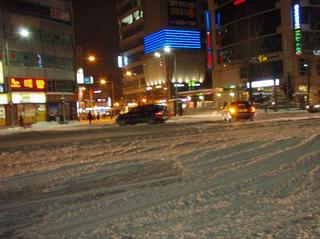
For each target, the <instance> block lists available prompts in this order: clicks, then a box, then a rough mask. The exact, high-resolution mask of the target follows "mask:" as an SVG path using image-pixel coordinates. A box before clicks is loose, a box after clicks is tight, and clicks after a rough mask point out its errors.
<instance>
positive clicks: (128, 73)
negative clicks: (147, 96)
mask: <svg viewBox="0 0 320 239" xmlns="http://www.w3.org/2000/svg"><path fill="white" fill-rule="evenodd" d="M125 74H126V76H127V77H131V76H138V89H139V101H141V97H142V96H141V79H140V75H139V74H136V73H132V72H131V71H126V73H125Z"/></svg>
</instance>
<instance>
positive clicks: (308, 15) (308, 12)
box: [301, 7, 320, 30]
mask: <svg viewBox="0 0 320 239" xmlns="http://www.w3.org/2000/svg"><path fill="white" fill-rule="evenodd" d="M301 16H302V17H301V22H302V23H303V24H310V29H311V30H320V8H319V7H303V8H302V14H301Z"/></svg>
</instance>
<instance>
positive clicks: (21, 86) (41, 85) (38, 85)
mask: <svg viewBox="0 0 320 239" xmlns="http://www.w3.org/2000/svg"><path fill="white" fill-rule="evenodd" d="M10 87H11V90H12V91H45V90H46V88H47V84H46V80H45V79H37V78H15V77H12V78H10Z"/></svg>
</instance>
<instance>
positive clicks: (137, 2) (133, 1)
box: [119, 0, 142, 15]
mask: <svg viewBox="0 0 320 239" xmlns="http://www.w3.org/2000/svg"><path fill="white" fill-rule="evenodd" d="M141 5H142V0H131V1H128V3H127V4H126V5H124V6H122V7H121V8H119V13H120V15H122V14H125V13H126V12H129V11H130V10H131V9H133V8H135V7H137V6H141Z"/></svg>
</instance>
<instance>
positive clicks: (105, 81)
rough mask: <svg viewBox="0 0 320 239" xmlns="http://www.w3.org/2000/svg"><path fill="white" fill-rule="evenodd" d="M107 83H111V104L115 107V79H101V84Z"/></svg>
mask: <svg viewBox="0 0 320 239" xmlns="http://www.w3.org/2000/svg"><path fill="white" fill-rule="evenodd" d="M107 83H110V84H111V106H112V107H113V106H114V104H113V102H114V82H113V81H107V80H106V79H101V80H100V84H101V85H106V84H107Z"/></svg>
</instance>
